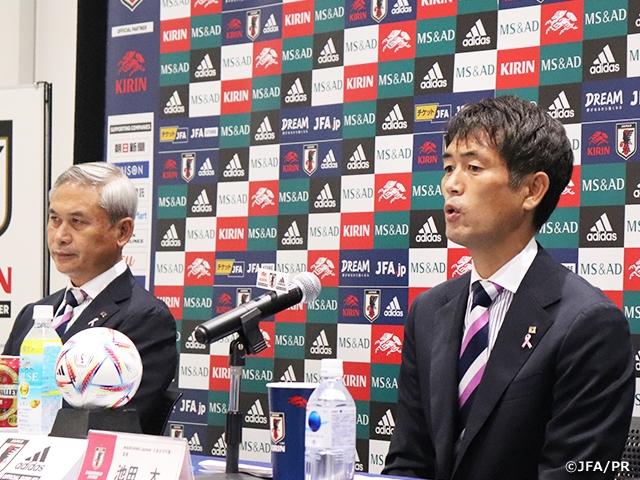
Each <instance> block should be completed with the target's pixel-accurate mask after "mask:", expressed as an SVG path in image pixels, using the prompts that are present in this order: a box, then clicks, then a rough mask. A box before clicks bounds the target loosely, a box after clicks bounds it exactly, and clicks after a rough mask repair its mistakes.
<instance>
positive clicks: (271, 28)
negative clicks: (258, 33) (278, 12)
mask: <svg viewBox="0 0 640 480" xmlns="http://www.w3.org/2000/svg"><path fill="white" fill-rule="evenodd" d="M279 30H280V28H279V27H278V23H277V22H276V17H275V16H274V15H273V13H272V14H271V16H270V17H269V18H268V19H267V23H265V24H264V28H263V29H262V33H276V32H277V31H279Z"/></svg>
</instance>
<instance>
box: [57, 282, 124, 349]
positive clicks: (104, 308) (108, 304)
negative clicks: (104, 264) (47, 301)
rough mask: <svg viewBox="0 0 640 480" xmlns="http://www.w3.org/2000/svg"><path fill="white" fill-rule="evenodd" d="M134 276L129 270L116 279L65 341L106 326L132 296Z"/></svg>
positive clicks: (80, 319)
mask: <svg viewBox="0 0 640 480" xmlns="http://www.w3.org/2000/svg"><path fill="white" fill-rule="evenodd" d="M131 280H132V276H131V273H130V272H129V270H127V271H126V272H124V273H123V274H122V275H120V276H118V277H116V279H115V280H113V281H112V282H111V283H110V284H109V285H107V287H106V288H105V289H104V290H103V291H102V292H100V294H99V295H98V296H97V297H96V298H95V299H93V301H92V302H91V303H90V304H89V305H88V306H87V308H86V309H85V310H84V311H83V312H82V313H81V314H80V316H79V317H78V318H77V319H76V321H75V322H74V323H73V325H71V327H69V330H67V331H66V332H65V334H64V335H63V339H62V340H63V341H66V340H67V339H69V338H71V337H72V336H73V335H74V334H76V333H78V332H79V331H81V330H85V329H86V328H91V327H100V326H102V325H104V324H105V323H106V322H107V321H108V320H109V319H110V318H111V317H112V316H113V315H114V314H115V313H116V312H118V311H119V310H120V306H119V304H120V303H121V302H122V301H123V300H126V299H128V298H129V297H130V296H131V287H132V284H131Z"/></svg>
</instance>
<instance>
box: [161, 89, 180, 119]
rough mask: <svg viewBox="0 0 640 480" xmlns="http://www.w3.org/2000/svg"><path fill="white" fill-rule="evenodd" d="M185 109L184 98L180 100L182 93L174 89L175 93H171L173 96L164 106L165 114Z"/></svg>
mask: <svg viewBox="0 0 640 480" xmlns="http://www.w3.org/2000/svg"><path fill="white" fill-rule="evenodd" d="M184 112H185V109H184V105H183V104H182V100H180V95H179V94H178V91H177V90H174V91H173V94H172V95H171V98H169V101H168V102H167V103H166V105H165V107H164V113H165V115H170V114H172V113H184Z"/></svg>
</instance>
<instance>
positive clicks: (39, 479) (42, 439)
mask: <svg viewBox="0 0 640 480" xmlns="http://www.w3.org/2000/svg"><path fill="white" fill-rule="evenodd" d="M86 446H87V440H85V439H78V438H61V437H47V436H45V435H23V434H16V435H6V434H0V480H75V479H76V478H77V477H78V472H79V471H80V465H81V463H82V457H83V456H84V452H85V449H86Z"/></svg>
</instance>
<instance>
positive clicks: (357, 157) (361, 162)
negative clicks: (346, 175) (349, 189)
mask: <svg viewBox="0 0 640 480" xmlns="http://www.w3.org/2000/svg"><path fill="white" fill-rule="evenodd" d="M364 168H369V160H367V156H366V155H365V154H364V148H362V144H361V143H360V144H358V146H357V147H356V150H355V152H353V154H352V155H351V157H349V162H347V170H361V169H364Z"/></svg>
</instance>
